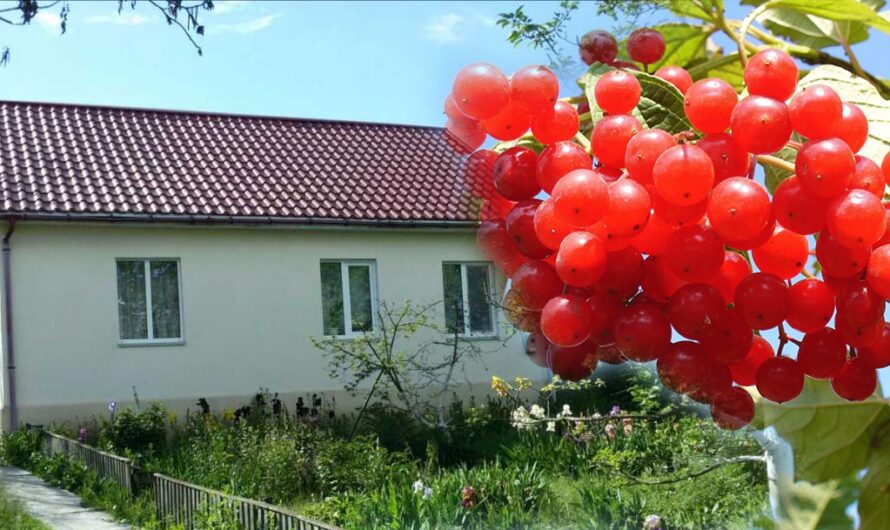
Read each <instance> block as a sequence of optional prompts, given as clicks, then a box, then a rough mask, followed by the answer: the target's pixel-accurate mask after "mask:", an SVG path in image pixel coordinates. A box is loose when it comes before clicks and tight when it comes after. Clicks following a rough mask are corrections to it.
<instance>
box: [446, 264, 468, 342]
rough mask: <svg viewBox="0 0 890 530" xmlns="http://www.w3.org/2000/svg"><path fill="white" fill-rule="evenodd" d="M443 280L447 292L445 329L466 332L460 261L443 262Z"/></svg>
mask: <svg viewBox="0 0 890 530" xmlns="http://www.w3.org/2000/svg"><path fill="white" fill-rule="evenodd" d="M442 281H443V289H444V292H445V329H446V330H448V333H454V331H455V326H456V327H457V332H458V333H463V332H464V289H463V283H462V281H461V266H460V264H459V263H443V264H442Z"/></svg>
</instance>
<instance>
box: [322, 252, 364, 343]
mask: <svg viewBox="0 0 890 530" xmlns="http://www.w3.org/2000/svg"><path fill="white" fill-rule="evenodd" d="M321 307H322V312H323V315H322V318H323V325H324V334H325V335H333V336H350V335H356V334H359V333H362V332H364V331H374V330H375V329H376V328H377V271H376V267H375V266H374V262H373V261H322V262H321Z"/></svg>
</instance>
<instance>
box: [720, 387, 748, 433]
mask: <svg viewBox="0 0 890 530" xmlns="http://www.w3.org/2000/svg"><path fill="white" fill-rule="evenodd" d="M711 417H712V418H713V419H714V423H716V424H717V426H718V427H720V428H721V429H726V430H730V431H736V430H738V429H741V428H742V427H744V426H746V425H748V424H749V423H751V420H753V419H754V399H753V398H752V397H751V394H749V393H748V392H747V391H746V390H745V389H743V388H739V387H737V386H734V387H730V388H729V389H726V390H725V391H723V392H719V393H718V394H717V395H715V396H714V400H713V402H712V403H711Z"/></svg>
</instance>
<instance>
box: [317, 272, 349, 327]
mask: <svg viewBox="0 0 890 530" xmlns="http://www.w3.org/2000/svg"><path fill="white" fill-rule="evenodd" d="M321 307H322V312H323V321H324V322H323V325H324V334H325V335H344V334H345V333H346V328H345V325H344V321H343V277H342V273H341V271H340V264H339V263H336V262H331V261H324V262H322V263H321Z"/></svg>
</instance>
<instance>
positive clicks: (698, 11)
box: [668, 0, 723, 21]
mask: <svg viewBox="0 0 890 530" xmlns="http://www.w3.org/2000/svg"><path fill="white" fill-rule="evenodd" d="M668 8H669V9H670V10H671V12H672V13H673V14H675V15H677V16H680V17H691V18H697V19H699V20H707V21H712V20H714V18H715V13H722V12H723V0H671V1H670V3H669V4H668Z"/></svg>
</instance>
